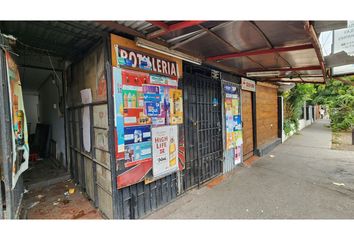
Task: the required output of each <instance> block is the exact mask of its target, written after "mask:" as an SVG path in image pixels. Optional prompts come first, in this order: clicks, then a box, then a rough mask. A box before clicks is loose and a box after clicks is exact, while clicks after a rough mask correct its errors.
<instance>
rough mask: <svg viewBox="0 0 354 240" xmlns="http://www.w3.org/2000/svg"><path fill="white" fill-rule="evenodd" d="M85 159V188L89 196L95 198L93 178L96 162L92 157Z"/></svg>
mask: <svg viewBox="0 0 354 240" xmlns="http://www.w3.org/2000/svg"><path fill="white" fill-rule="evenodd" d="M84 161H85V188H86V192H87V194H88V196H89V197H90V198H91V199H92V200H94V199H95V193H94V184H95V183H94V179H93V166H92V164H94V163H93V162H92V160H91V159H89V158H87V157H84Z"/></svg>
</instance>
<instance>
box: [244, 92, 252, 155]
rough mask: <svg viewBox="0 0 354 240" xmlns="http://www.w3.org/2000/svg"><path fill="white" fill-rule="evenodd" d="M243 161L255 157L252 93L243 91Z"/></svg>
mask: <svg viewBox="0 0 354 240" xmlns="http://www.w3.org/2000/svg"><path fill="white" fill-rule="evenodd" d="M242 122H243V129H242V130H243V160H246V159H247V158H250V157H252V156H253V121H252V92H248V91H243V90H242Z"/></svg>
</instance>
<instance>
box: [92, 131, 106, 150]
mask: <svg viewBox="0 0 354 240" xmlns="http://www.w3.org/2000/svg"><path fill="white" fill-rule="evenodd" d="M94 134H95V147H96V148H98V149H101V150H105V151H109V149H108V131H107V130H104V129H99V128H95V129H94Z"/></svg>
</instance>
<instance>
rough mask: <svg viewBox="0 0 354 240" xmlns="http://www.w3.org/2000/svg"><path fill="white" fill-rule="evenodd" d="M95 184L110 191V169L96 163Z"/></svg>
mask: <svg viewBox="0 0 354 240" xmlns="http://www.w3.org/2000/svg"><path fill="white" fill-rule="evenodd" d="M96 171H97V172H96V174H97V184H98V185H99V186H100V187H101V188H103V189H104V190H106V191H107V192H109V193H112V181H111V171H109V170H107V169H106V168H104V167H102V166H100V165H98V164H97V166H96Z"/></svg>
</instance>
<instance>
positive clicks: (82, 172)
mask: <svg viewBox="0 0 354 240" xmlns="http://www.w3.org/2000/svg"><path fill="white" fill-rule="evenodd" d="M83 108H84V107H80V108H78V110H79V116H78V117H79V133H80V136H79V139H80V149H79V150H80V161H81V169H80V170H81V179H80V180H79V181H80V186H81V189H82V190H85V189H86V184H85V159H84V155H82V152H83V151H84V141H83V126H82V111H83Z"/></svg>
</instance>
